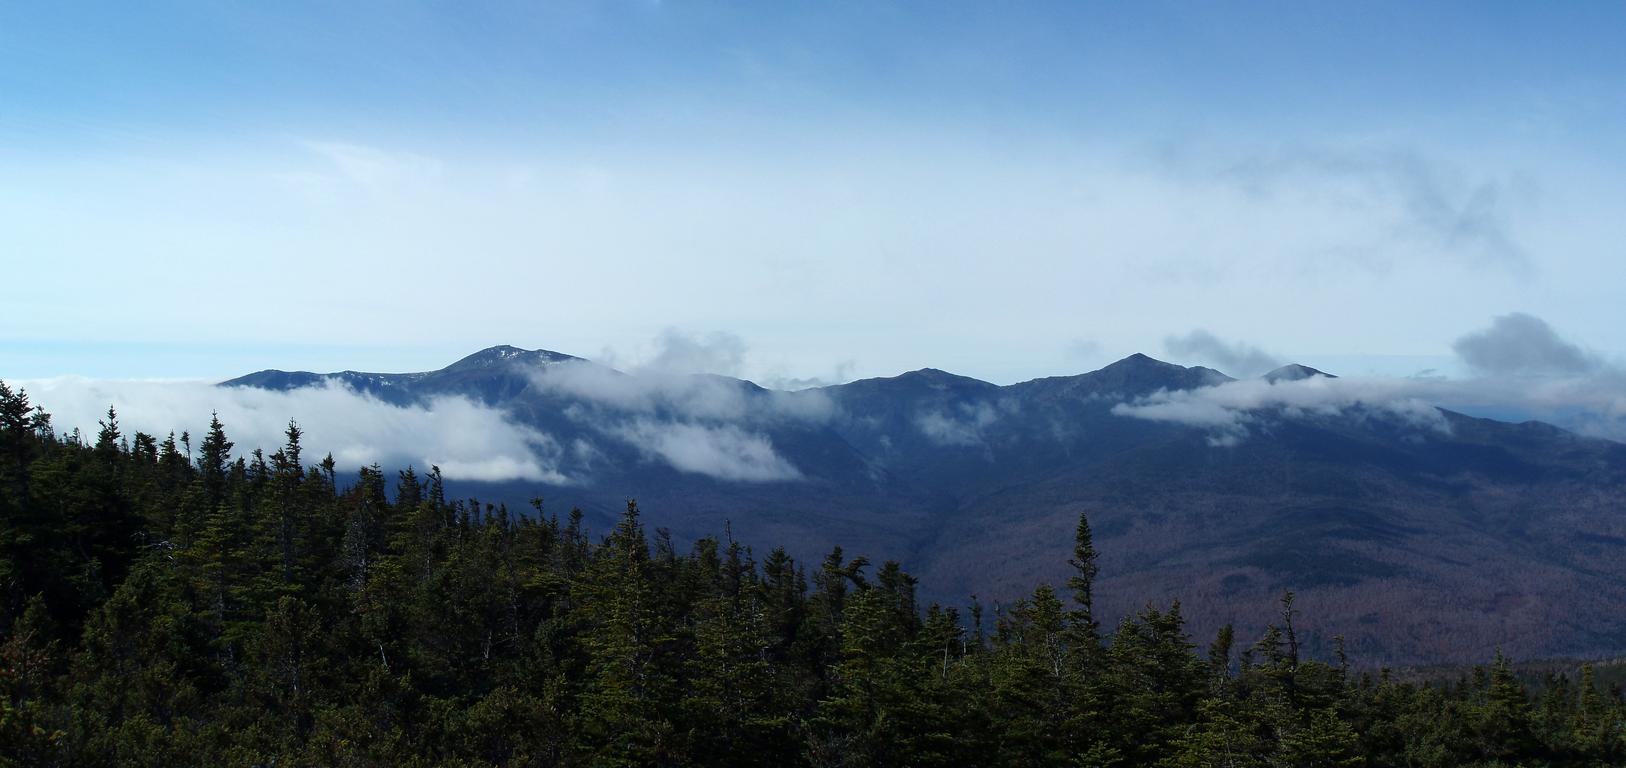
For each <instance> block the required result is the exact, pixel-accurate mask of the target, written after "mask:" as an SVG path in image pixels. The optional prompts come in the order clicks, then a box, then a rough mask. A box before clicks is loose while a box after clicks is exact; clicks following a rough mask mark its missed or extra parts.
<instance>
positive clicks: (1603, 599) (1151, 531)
mask: <svg viewBox="0 0 1626 768" xmlns="http://www.w3.org/2000/svg"><path fill="white" fill-rule="evenodd" d="M326 380H337V381H341V382H343V383H345V384H347V385H348V386H351V387H354V388H356V389H358V390H360V391H364V392H368V393H372V394H374V395H376V396H378V397H380V398H382V399H385V400H388V401H390V402H397V403H408V402H420V401H424V400H426V399H429V398H434V397H443V396H449V395H457V396H465V397H469V398H472V399H475V400H477V401H480V402H482V403H486V404H489V405H493V406H497V407H500V408H503V409H504V410H506V411H507V412H508V413H509V414H510V415H511V417H512V418H513V419H515V420H517V421H519V422H522V423H524V424H526V425H529V426H531V427H534V428H535V429H537V430H539V431H541V432H542V433H544V434H546V435H548V436H549V437H550V438H551V441H552V442H553V443H554V444H557V445H560V446H578V447H579V446H588V447H590V450H578V451H563V450H561V451H559V452H558V453H557V455H554V456H551V457H550V460H553V461H555V462H556V466H557V468H558V469H559V471H560V472H561V473H562V475H563V476H565V477H568V478H570V482H569V483H568V484H561V485H555V486H544V487H537V486H536V485H535V484H528V483H502V484H477V483H465V484H457V483H454V484H453V488H454V491H455V492H456V493H459V494H463V495H478V496H480V497H481V498H483V499H487V500H507V501H509V502H512V503H514V504H516V505H518V504H521V503H522V502H523V501H524V500H526V499H529V498H531V497H533V496H537V495H541V496H543V497H545V499H546V500H547V504H548V506H549V507H550V508H552V509H562V508H568V507H569V506H573V505H576V506H581V507H582V508H583V509H584V510H586V511H587V512H588V513H589V516H590V518H589V519H590V523H591V524H592V525H593V526H594V527H595V529H596V530H605V529H606V528H607V527H608V525H609V522H610V520H611V519H612V518H611V515H613V514H614V511H615V510H616V509H617V508H618V507H619V506H620V505H621V504H622V503H623V502H624V501H625V499H626V498H627V497H628V496H635V497H636V498H638V499H639V500H640V502H641V503H643V504H644V505H645V506H646V507H647V508H648V509H650V510H653V511H654V512H653V515H652V517H651V519H650V522H651V523H652V524H654V525H657V526H662V527H667V528H670V529H671V530H672V532H673V533H674V535H675V536H677V537H678V538H680V539H685V540H688V539H693V538H697V537H700V536H703V535H705V534H707V533H710V532H712V531H716V530H720V529H722V528H723V527H724V526H725V525H728V526H731V527H732V530H733V531H734V532H735V533H736V534H737V535H738V536H740V537H741V538H742V539H743V540H746V541H774V542H781V543H784V544H785V545H786V546H787V547H788V548H789V549H790V550H791V552H792V553H794V554H796V555H798V556H799V557H802V558H803V559H811V558H816V557H818V556H820V555H822V554H823V553H824V552H826V551H828V550H829V549H830V548H831V547H833V546H836V545H841V546H844V547H846V548H847V549H848V551H850V552H861V553H865V554H869V555H871V556H872V557H873V558H875V559H877V560H878V559H883V558H896V559H898V560H900V561H901V562H902V563H903V564H904V566H905V567H906V568H907V569H909V570H910V571H911V572H914V573H918V574H920V575H921V576H922V577H923V583H924V584H925V585H926V586H925V597H927V598H929V599H936V600H942V601H945V602H950V603H954V604H959V603H963V602H964V601H965V600H966V599H967V597H968V596H969V595H971V594H973V593H975V594H978V595H980V596H982V597H983V598H984V599H985V600H990V601H998V600H1007V599H1010V598H1013V597H1015V596H1019V595H1022V594H1026V593H1027V592H1028V591H1030V590H1031V589H1032V587H1033V586H1034V585H1035V584H1037V583H1039V582H1040V581H1046V580H1049V581H1055V580H1057V579H1058V578H1059V577H1060V576H1061V571H1060V570H1059V569H1060V568H1062V567H1063V565H1062V564H1064V563H1065V561H1066V549H1067V546H1068V544H1067V542H1068V533H1069V531H1070V530H1071V526H1072V524H1073V522H1074V521H1076V520H1077V518H1078V515H1079V514H1080V513H1081V512H1082V513H1088V515H1089V516H1090V519H1091V520H1093V521H1094V522H1095V527H1096V533H1097V537H1098V539H1099V540H1100V542H1101V547H1102V551H1103V552H1105V553H1107V554H1106V555H1105V556H1104V557H1103V560H1102V563H1101V565H1102V573H1101V582H1100V589H1099V594H1100V601H1101V602H1100V605H1101V606H1102V608H1103V610H1104V611H1105V612H1107V613H1111V614H1112V615H1121V614H1125V613H1129V612H1132V611H1134V610H1136V609H1137V608H1139V607H1140V606H1142V605H1144V604H1145V603H1146V602H1147V601H1149V600H1159V601H1161V600H1165V599H1167V598H1169V597H1172V596H1180V597H1182V599H1184V601H1185V603H1184V609H1185V611H1186V614H1187V616H1188V617H1189V618H1190V619H1191V621H1192V624H1193V627H1194V629H1195V630H1196V631H1197V632H1198V633H1199V634H1203V633H1207V632H1209V631H1212V630H1213V629H1214V628H1217V627H1218V626H1219V625H1220V624H1222V623H1225V622H1231V621H1234V622H1237V623H1239V625H1242V626H1252V627H1256V626H1261V625H1262V624H1263V622H1264V621H1265V620H1267V619H1268V618H1269V616H1270V615H1271V611H1272V610H1273V605H1274V601H1275V598H1276V597H1277V596H1278V595H1279V594H1280V593H1281V592H1282V590H1284V589H1293V590H1297V591H1298V592H1299V594H1300V601H1301V604H1302V605H1303V606H1304V607H1305V608H1306V610H1307V611H1308V612H1309V613H1310V614H1311V615H1313V616H1314V617H1315V618H1316V623H1314V624H1312V625H1310V626H1309V627H1308V629H1309V631H1310V642H1311V643H1312V645H1314V644H1317V643H1325V642H1327V641H1328V638H1327V637H1324V636H1322V635H1321V634H1319V633H1318V630H1321V629H1322V628H1323V627H1325V634H1326V635H1330V634H1332V633H1342V634H1344V635H1345V636H1346V637H1347V639H1348V642H1349V646H1350V648H1351V649H1354V650H1358V651H1359V652H1360V653H1361V654H1363V655H1364V656H1367V657H1373V658H1382V659H1385V660H1389V661H1395V662H1406V663H1412V662H1451V661H1462V660H1472V659H1482V658H1485V657H1487V656H1489V655H1491V654H1493V653H1494V652H1495V650H1496V649H1497V648H1502V649H1505V650H1506V651H1507V652H1509V653H1510V654H1513V655H1515V656H1519V657H1542V656H1559V655H1580V656H1589V655H1601V654H1609V653H1617V652H1621V651H1626V648H1623V647H1621V641H1620V640H1619V638H1620V637H1622V636H1626V608H1623V607H1622V606H1626V557H1623V555H1626V518H1623V517H1622V515H1621V514H1620V511H1621V510H1622V509H1626V446H1623V445H1621V444H1617V443H1612V442H1608V441H1602V440H1596V439H1588V438H1581V437H1578V436H1575V435H1572V434H1570V433H1567V432H1564V431H1562V430H1559V429H1557V428H1554V427H1550V426H1547V425H1543V424H1537V423H1526V424H1511V423H1504V422H1497V421H1490V420H1485V419H1476V418H1471V417H1468V416H1465V415H1462V414H1458V413H1453V412H1450V411H1443V410H1438V409H1433V408H1422V409H1420V408H1419V407H1417V406H1415V405H1410V406H1407V408H1409V410H1407V409H1400V408H1388V407H1384V406H1383V405H1382V404H1356V405H1355V406H1346V407H1342V408H1338V409H1326V408H1305V407H1297V406H1283V405H1264V406H1261V407H1259V408H1254V409H1250V410H1247V411H1245V414H1246V427H1245V429H1241V430H1237V429H1233V430H1232V431H1229V432H1222V431H1216V428H1215V427H1213V426H1212V425H1205V424H1201V423H1184V422H1180V421H1170V420H1158V419H1150V418H1142V417H1137V416H1136V415H1135V414H1134V411H1133V409H1130V410H1129V411H1126V407H1128V406H1134V405H1135V404H1137V403H1144V402H1146V401H1147V399H1148V398H1155V397H1166V396H1167V395H1168V394H1169V393H1198V394H1199V395H1201V394H1204V393H1208V392H1214V391H1219V390H1214V389H1205V388H1213V387H1215V386H1216V385H1220V386H1226V385H1233V386H1234V385H1238V384H1246V382H1236V381H1235V380H1233V379H1231V378H1230V377H1227V376H1225V375H1224V374H1222V373H1220V372H1218V371H1214V370H1212V369H1207V368H1200V367H1192V368H1188V367H1184V366H1179V365H1174V364H1171V363H1165V362H1160V361H1157V360H1153V359H1151V358H1149V357H1146V356H1144V355H1134V356H1131V357H1129V358H1126V359H1124V360H1121V361H1119V362H1117V363H1114V364H1112V365H1109V366H1107V367H1105V368H1102V369H1101V370H1098V371H1093V372H1089V373H1084V374H1081V375H1077V376H1063V377H1052V378H1046V379H1038V380H1034V381H1028V382H1022V383H1019V384H1014V385H1009V386H997V385H994V384H990V383H988V382H983V381H979V380H976V379H972V378H967V377H963V376H957V375H954V374H951V373H947V372H944V371H939V370H935V369H924V370H920V371H912V372H909V373H905V374H902V375H899V376H895V377H891V378H880V379H867V380H862V381H855V382H851V383H847V384H842V385H837V386H831V387H825V388H820V389H813V390H804V391H798V392H779V391H773V390H767V389H763V388H761V387H758V386H756V385H754V384H751V383H750V382H746V381H741V380H737V379H731V378H727V377H720V376H655V375H650V374H640V375H628V374H622V373H619V372H616V371H613V370H611V369H609V368H606V367H604V366H600V365H598V364H595V363H592V362H589V361H586V360H583V359H580V358H575V357H572V356H569V355H562V354H559V353H554V352H547V351H540V350H538V351H526V350H519V349H516V348H512V347H494V348H491V349H488V350H484V351H482V352H479V353H476V354H475V355H471V356H470V357H468V358H465V359H464V360H461V361H458V362H457V363H454V364H453V365H451V366H448V367H447V368H445V369H442V370H440V371H433V372H426V373H412V374H369V373H357V372H343V373H337V374H314V373H303V372H301V373H284V372H279V371H263V372H260V373H256V374H252V375H250V376H245V377H243V378H240V379H234V380H232V381H229V382H225V383H224V386H256V387H265V388H290V387H299V386H308V385H310V384H314V383H319V382H322V381H326ZM1330 381H1332V378H1331V377H1330V376H1328V375H1327V374H1324V373H1322V372H1320V371H1317V370H1315V369H1313V368H1308V367H1306V366H1297V365H1293V366H1287V367H1284V368H1282V369H1279V370H1277V371H1273V372H1272V373H1270V374H1267V375H1266V376H1265V377H1263V378H1262V379H1261V380H1258V381H1256V382H1254V383H1255V384H1257V386H1260V387H1270V388H1275V387H1300V388H1310V387H1316V386H1322V385H1324V384H1325V383H1327V382H1330ZM1271 391H1274V390H1271ZM1283 391H1289V390H1283ZM1291 391H1294V392H1299V391H1301V390H1291ZM1305 391H1307V390H1305Z"/></svg>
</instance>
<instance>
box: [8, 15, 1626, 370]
mask: <svg viewBox="0 0 1626 768" xmlns="http://www.w3.org/2000/svg"><path fill="white" fill-rule="evenodd" d="M1622 22H1626V9H1623V8H1621V7H1620V6H1618V5H1603V4H1598V5H1585V4H1573V5H1567V6H1565V7H1564V8H1563V9H1560V10H1554V9H1551V8H1537V7H1534V6H1527V5H1514V4H1472V5H1470V4H1431V5H1429V6H1426V7H1419V6H1416V5H1415V4H1402V3H1394V4H1364V5H1361V6H1359V7H1348V8H1337V7H1325V6H1324V7H1316V8H1309V7H1306V6H1302V5H1292V4H1286V3H1281V4H1274V3H1265V4H1248V5H1240V4H1239V5H1228V6H1212V7H1207V6H1200V5H1195V4H1136V5H1135V6H1133V7H1123V8H1108V7H1101V6H1086V5H1081V4H1072V3H1055V4H1050V3H1034V4H1025V5H1022V6H1021V7H1019V8H1018V7H1012V6H1010V5H999V6H991V5H985V6H978V5H971V4H965V5H942V4H926V3H863V4H845V5H833V4H773V5H771V6H770V5H751V4H728V5H725V4H716V3H692V4H691V3H660V2H628V3H579V4H578V3H560V4H549V5H548V6H547V7H530V6H528V5H524V4H493V5H484V6H481V7H479V8H473V7H464V6H458V7H452V6H444V5H436V4H429V3H388V4H384V3H379V4H370V3H356V4H346V5H344V6H341V7H338V8H317V7H316V6H314V5H307V4H302V3H290V4H277V5H275V6H250V5H238V6H233V5H224V4H222V5H211V6H205V5H199V4H192V3H159V4H156V5H149V6H145V7H141V8H136V7H133V6H132V7H122V6H115V5H106V6H103V5H93V4H60V5H54V6H51V7H30V8H24V7H22V6H11V7H6V8H0V253H4V254H6V259H5V267H6V271H7V275H8V283H9V284H10V285H11V286H12V289H11V290H8V291H7V297H6V300H5V301H4V302H0V376H4V377H18V378H37V377H47V376H55V375H60V374H82V375H89V376H101V377H202V378H225V377H228V376H232V375H236V374H240V373H244V372H247V371H250V370H255V369H258V368H266V367H276V368H285V369H298V368H306V369H312V370H335V369H341V368H355V369H362V370H379V371H411V370H428V369H433V368H437V367H440V366H441V365H444V364H445V363H446V362H448V361H450V360H452V359H456V357H458V356H460V355H462V354H466V353H468V352H471V351H473V350H475V349H479V348H482V347H486V346H489V345H491V344H496V343H510V344H515V345H518V346H522V347H527V348H535V347H545V348H548V349H554V350H559V351H564V352H569V353H572V354H578V355H584V356H588V357H594V358H595V359H608V360H609V361H610V362H612V363H613V362H624V361H634V362H637V361H647V360H649V359H652V358H658V357H659V356H660V355H662V354H665V353H666V351H667V350H668V349H669V348H670V347H671V343H670V342H671V340H672V339H673V338H678V339H691V340H694V341H695V342H696V343H697V344H699V345H700V346H701V347H703V348H704V349H706V350H710V352H709V353H715V352H716V350H717V349H718V348H719V347H720V348H721V349H722V357H721V358H719V359H722V360H724V361H725V362H728V361H732V363H731V364H732V366H733V367H732V369H731V370H724V371H718V372H725V373H731V374H736V375H741V376H745V377H749V378H752V379H754V380H771V379H775V378H779V379H808V380H813V379H817V380H836V379H843V378H856V377H860V376H868V375H890V374H893V373H897V372H899V371H903V370H909V369H913V368H920V367H925V366H932V367H938V368H943V369H947V370H953V371H955V372H957V373H963V374H966V375H971V376H976V377H979V378H983V379H987V380H990V381H995V382H999V383H1009V382H1013V381H1018V380H1022V379H1028V378H1033V377H1037V376H1043V375H1049V374H1061V373H1076V372H1079V371H1082V370H1088V369H1090V368H1094V367H1098V366H1099V365H1101V364H1103V363H1105V362H1108V361H1110V360H1113V359H1117V358H1119V357H1122V356H1124V355H1126V354H1129V353H1131V352H1136V351H1143V352H1148V353H1152V354H1157V355H1159V356H1162V357H1165V358H1167V359H1173V360H1176V361H1177V362H1182V363H1199V362H1209V363H1212V358H1211V357H1205V355H1208V354H1211V353H1214V352H1215V350H1216V349H1219V350H1220V351H1222V352H1224V353H1225V354H1233V355H1241V356H1240V357H1236V358H1235V359H1236V360H1237V361H1239V362H1244V361H1247V360H1249V358H1248V356H1247V352H1248V350H1250V349H1251V350H1253V351H1256V352H1260V353H1261V354H1262V355H1266V356H1268V357H1270V358H1272V359H1275V360H1284V361H1285V360H1292V361H1297V362H1304V363H1307V364H1311V365H1317V366H1318V367H1323V368H1326V369H1328V370H1334V371H1335V372H1342V373H1357V374H1359V373H1383V374H1391V375H1407V374H1411V373H1415V372H1417V371H1420V370H1424V369H1429V368H1440V367H1448V366H1450V365H1451V364H1452V363H1453V361H1455V360H1457V359H1458V357H1457V356H1456V355H1453V354H1452V350H1453V345H1454V344H1455V343H1457V342H1459V341H1460V340H1461V339H1463V338H1464V337H1465V334H1469V333H1472V332H1474V331H1475V329H1478V328H1481V327H1483V326H1484V325H1485V324H1486V322H1487V320H1488V319H1489V318H1493V317H1507V316H1512V315H1513V313H1525V315H1528V316H1530V317H1539V318H1541V319H1542V320H1543V321H1545V322H1546V323H1550V324H1551V326H1552V327H1553V328H1556V329H1559V331H1561V332H1562V333H1563V335H1564V338H1565V339H1567V340H1569V341H1572V342H1573V343H1574V344H1575V345H1577V346H1578V347H1579V348H1583V349H1585V350H1588V351H1589V352H1588V354H1594V355H1597V356H1600V357H1602V358H1607V359H1610V360H1617V359H1618V358H1620V357H1621V356H1622V355H1623V353H1626V342H1623V341H1622V340H1621V339H1620V337H1619V327H1620V325H1619V324H1620V319H1621V313H1620V308H1619V292H1620V289H1619V286H1621V285H1626V258H1623V256H1626V254H1623V253H1622V250H1623V248H1626V220H1622V218H1621V217H1620V216H1619V215H1618V213H1616V212H1617V211H1619V210H1620V209H1622V207H1623V205H1626V174H1623V173H1622V171H1623V170H1626V169H1623V165H1626V152H1623V151H1622V150H1623V149H1626V147H1623V144H1626V77H1623V74H1626V52H1623V51H1622V50H1621V49H1620V47H1619V46H1618V45H1617V44H1616V41H1615V39H1614V38H1615V37H1616V34H1615V31H1616V30H1618V29H1620V28H1621V26H1622ZM1514 330H1517V329H1514ZM1205 338H1210V339H1219V340H1224V341H1225V343H1226V346H1225V347H1223V349H1221V348H1216V347H1212V346H1207V347H1205V346H1204V339H1205ZM1238 342H1241V343H1240V344H1239V343H1238ZM1181 349H1185V350H1190V351H1192V354H1188V355H1179V354H1169V353H1171V352H1178V351H1179V350H1181ZM731 350H732V351H731ZM1222 367H1223V366H1222ZM1233 372H1237V371H1233ZM1238 373H1245V372H1238Z"/></svg>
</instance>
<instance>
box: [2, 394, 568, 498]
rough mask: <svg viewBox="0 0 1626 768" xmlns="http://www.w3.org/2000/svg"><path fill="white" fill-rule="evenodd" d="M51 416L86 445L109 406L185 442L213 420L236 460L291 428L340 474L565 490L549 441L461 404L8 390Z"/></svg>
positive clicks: (449, 400)
mask: <svg viewBox="0 0 1626 768" xmlns="http://www.w3.org/2000/svg"><path fill="white" fill-rule="evenodd" d="M14 384H16V385H20V386H22V387H23V388H25V389H26V390H27V391H28V394H29V397H30V399H31V400H32V401H33V402H34V403H36V404H38V405H41V406H43V407H44V408H45V409H46V411H48V412H49V413H50V414H51V419H52V422H53V424H55V425H56V428H57V430H58V432H59V433H66V432H68V431H70V430H72V429H73V428H75V427H77V428H79V429H80V430H82V431H83V432H84V433H85V434H86V435H87V436H94V434H95V432H96V428H97V427H96V422H97V420H98V419H101V418H103V417H104V416H105V415H106V413H107V407H108V405H112V406H114V407H115V408H116V409H117V411H118V417H119V422H120V429H121V431H123V432H124V433H125V434H127V435H128V434H133V433H134V432H136V431H142V432H147V433H149V434H154V435H164V434H168V433H169V432H170V431H171V430H174V431H175V432H176V433H177V434H178V433H180V432H181V431H183V430H186V431H190V432H191V433H192V435H193V439H194V441H196V440H197V439H200V436H201V434H202V433H203V432H204V430H205V429H206V427H207V424H208V420H209V414H210V412H211V411H216V412H218V413H219V414H220V421H221V423H222V424H224V425H225V428H226V435H227V437H228V438H230V439H231V440H232V441H233V442H235V443H236V449H235V452H236V454H237V455H247V454H248V453H249V452H250V451H252V450H253V449H254V448H256V447H258V448H262V449H264V450H265V451H266V452H267V453H269V452H271V451H274V450H276V449H277V448H279V447H281V446H282V444H283V442H284V438H283V432H284V430H285V429H286V428H287V426H288V421H289V420H290V419H292V420H294V421H297V422H298V423H299V425H300V428H301V429H302V430H304V439H303V443H304V447H305V452H306V456H307V458H310V457H319V456H322V455H323V454H326V453H330V452H331V453H332V454H333V458H334V460H335V461H337V462H338V464H339V465H340V466H342V467H347V468H355V467H360V466H366V465H369V464H373V463H378V464H381V465H385V466H391V467H404V466H406V465H408V464H411V465H415V466H417V467H418V468H420V469H425V468H428V467H429V466H431V465H438V466H439V467H440V468H441V471H442V472H443V473H444V474H445V475H446V477H448V478H453V479H460V480H482V481H499V480H530V481H537V482H548V483H561V484H562V483H568V482H570V478H569V477H567V476H566V475H565V474H563V472H562V471H561V469H560V467H559V464H558V458H559V455H560V448H559V446H558V444H557V443H556V442H555V441H554V440H553V438H552V437H550V436H548V435H545V434H543V433H541V432H539V431H537V430H534V429H531V428H528V427H525V426H522V425H519V424H516V423H514V422H513V421H512V420H511V419H509V418H508V417H507V415H506V414H505V413H503V412H502V411H500V410H498V409H494V408H490V407H487V406H484V405H481V404H478V403H475V402H472V401H470V400H468V399H466V398H461V397H438V398H432V399H430V400H429V401H427V402H425V403H423V404H421V405H414V406H405V407H403V406H395V405H391V404H389V403H385V402H383V401H381V400H378V399H377V398H374V397H371V396H368V395H365V394H360V393H357V392H355V391H354V390H351V389H349V388H347V387H345V386H343V385H341V384H337V383H328V384H325V385H321V386H313V387H306V388H303V389H297V390H291V391H286V392H278V391H271V390H264V389H254V388H249V387H217V386H214V385H212V384H208V383H205V382H174V381H111V380H98V379H85V378H78V377H64V378H56V379H43V380H35V381H19V382H14Z"/></svg>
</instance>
